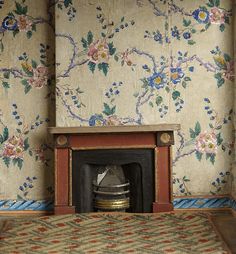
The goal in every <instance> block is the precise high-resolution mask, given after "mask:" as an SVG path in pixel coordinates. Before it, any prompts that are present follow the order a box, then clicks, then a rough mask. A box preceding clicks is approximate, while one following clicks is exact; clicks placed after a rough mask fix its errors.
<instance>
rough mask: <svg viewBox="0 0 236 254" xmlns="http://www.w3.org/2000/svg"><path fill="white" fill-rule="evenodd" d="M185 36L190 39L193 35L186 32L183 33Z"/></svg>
mask: <svg viewBox="0 0 236 254" xmlns="http://www.w3.org/2000/svg"><path fill="white" fill-rule="evenodd" d="M183 37H184V39H186V40H188V39H189V38H190V37H191V33H189V32H185V33H183Z"/></svg>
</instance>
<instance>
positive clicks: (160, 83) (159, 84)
mask: <svg viewBox="0 0 236 254" xmlns="http://www.w3.org/2000/svg"><path fill="white" fill-rule="evenodd" d="M147 80H148V84H149V86H151V87H155V88H156V89H160V88H163V87H164V85H165V83H166V75H165V74H164V73H154V74H153V75H152V76H151V77H149V78H147Z"/></svg>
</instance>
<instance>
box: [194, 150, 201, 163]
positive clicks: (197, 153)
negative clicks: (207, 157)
mask: <svg viewBox="0 0 236 254" xmlns="http://www.w3.org/2000/svg"><path fill="white" fill-rule="evenodd" d="M195 155H196V158H197V159H198V160H199V161H201V159H202V153H200V152H199V151H196V152H195Z"/></svg>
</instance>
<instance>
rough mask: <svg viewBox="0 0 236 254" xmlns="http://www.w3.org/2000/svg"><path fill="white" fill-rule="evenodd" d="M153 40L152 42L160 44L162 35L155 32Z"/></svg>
mask: <svg viewBox="0 0 236 254" xmlns="http://www.w3.org/2000/svg"><path fill="white" fill-rule="evenodd" d="M153 39H154V41H157V42H159V43H162V39H163V37H162V34H161V33H160V32H159V31H158V32H156V33H155V35H154V37H153Z"/></svg>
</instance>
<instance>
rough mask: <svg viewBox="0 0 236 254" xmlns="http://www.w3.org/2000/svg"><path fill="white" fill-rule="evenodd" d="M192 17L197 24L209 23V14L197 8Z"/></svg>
mask: <svg viewBox="0 0 236 254" xmlns="http://www.w3.org/2000/svg"><path fill="white" fill-rule="evenodd" d="M192 15H193V17H194V18H195V19H196V20H197V22H198V23H207V22H208V21H209V12H208V11H207V10H205V9H202V8H199V9H197V10H195V11H194V12H193V13H192Z"/></svg>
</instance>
